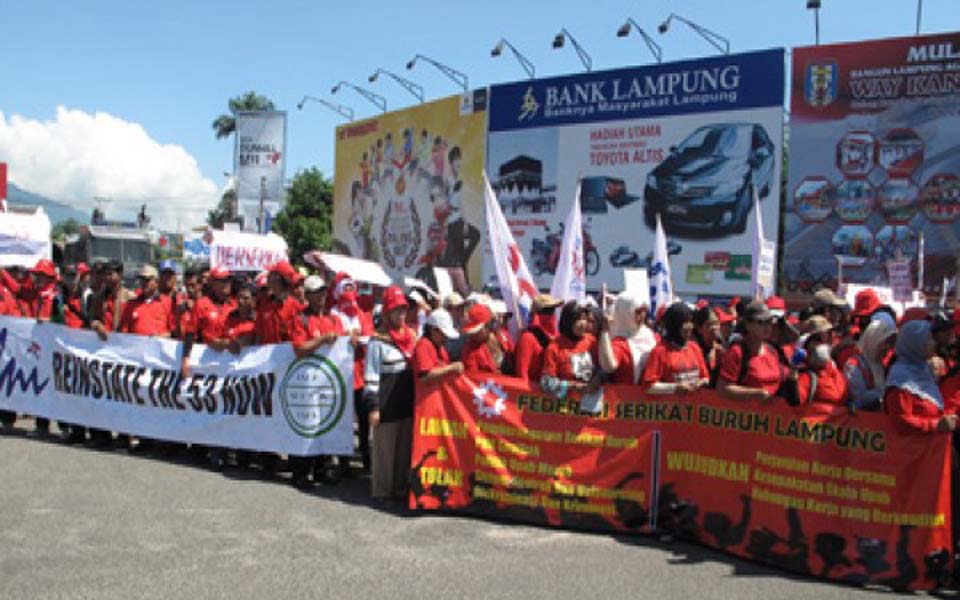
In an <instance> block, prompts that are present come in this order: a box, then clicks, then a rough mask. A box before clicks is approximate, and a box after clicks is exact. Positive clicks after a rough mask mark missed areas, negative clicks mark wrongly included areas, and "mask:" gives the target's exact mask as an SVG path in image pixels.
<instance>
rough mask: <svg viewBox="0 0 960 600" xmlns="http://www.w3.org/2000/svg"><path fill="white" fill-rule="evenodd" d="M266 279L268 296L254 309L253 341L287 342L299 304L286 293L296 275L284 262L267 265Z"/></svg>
mask: <svg viewBox="0 0 960 600" xmlns="http://www.w3.org/2000/svg"><path fill="white" fill-rule="evenodd" d="M269 273H270V275H269V276H268V278H267V286H268V288H269V293H270V295H269V297H268V298H267V299H266V300H265V301H264V302H263V304H262V305H261V306H259V307H258V308H257V323H256V326H255V328H256V333H257V343H258V344H280V343H282V342H289V341H290V339H291V335H292V333H293V323H294V320H295V319H299V318H300V303H299V302H298V301H297V300H296V299H295V298H294V297H293V296H291V295H290V287H291V286H292V285H293V282H294V281H296V279H297V277H299V275H298V274H297V272H296V271H295V270H294V269H293V266H291V265H290V263H288V262H287V261H281V262H278V263H276V264H275V265H273V266H271V267H270V269H269Z"/></svg>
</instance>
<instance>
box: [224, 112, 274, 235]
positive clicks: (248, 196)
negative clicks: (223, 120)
mask: <svg viewBox="0 0 960 600" xmlns="http://www.w3.org/2000/svg"><path fill="white" fill-rule="evenodd" d="M234 138H235V140H236V143H235V145H234V151H233V172H234V174H235V177H236V186H237V214H238V215H239V216H240V217H241V218H242V219H243V229H244V230H245V231H259V230H260V225H259V219H260V207H261V202H262V203H263V219H264V223H265V224H267V223H269V222H270V221H271V220H272V219H273V217H275V216H276V215H277V213H279V212H280V211H281V210H282V209H283V204H284V196H283V193H284V190H283V171H284V161H285V160H286V151H287V149H286V143H287V142H286V139H287V113H286V112H283V111H243V112H238V113H237V131H236V134H235V136H234Z"/></svg>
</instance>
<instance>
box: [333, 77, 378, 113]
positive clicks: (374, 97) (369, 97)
mask: <svg viewBox="0 0 960 600" xmlns="http://www.w3.org/2000/svg"><path fill="white" fill-rule="evenodd" d="M342 86H347V87H348V88H350V89H351V90H353V91H355V92H357V93H358V94H360V95H361V96H363V97H364V98H366V99H367V100H368V101H370V103H371V104H373V105H374V106H376V107H377V108H379V109H380V110H381V111H383V112H387V99H386V98H384V97H383V96H381V95H380V94H375V93H373V92H371V91H370V90H366V89H363V88H362V87H359V86H356V85H353V84H352V83H350V82H349V81H343V80H341V81H340V82H339V83H338V84H337V85H335V86H333V87H332V88H330V93H331V94H336V93H337V92H338V91H340V88H341V87H342Z"/></svg>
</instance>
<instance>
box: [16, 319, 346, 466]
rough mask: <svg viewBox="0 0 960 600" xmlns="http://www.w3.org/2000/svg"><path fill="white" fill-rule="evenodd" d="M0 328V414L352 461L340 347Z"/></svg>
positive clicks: (342, 343) (35, 326)
mask: <svg viewBox="0 0 960 600" xmlns="http://www.w3.org/2000/svg"><path fill="white" fill-rule="evenodd" d="M180 352H181V344H180V343H179V342H177V341H175V340H169V339H158V338H150V337H141V336H134V335H123V334H113V335H111V336H110V339H109V341H107V342H101V341H100V340H99V338H97V336H96V335H95V334H94V333H93V332H91V331H84V330H73V329H68V328H66V327H63V326H61V325H54V324H51V323H43V324H40V323H37V322H36V321H33V320H29V319H19V318H12V317H0V408H2V409H6V410H12V411H16V412H20V413H25V414H29V415H36V416H42V417H47V418H50V419H57V420H60V421H65V422H68V423H77V424H80V425H86V426H88V427H97V428H100V429H106V430H110V431H117V432H121V433H128V434H133V435H140V436H144V437H149V438H155V439H162V440H171V441H177V442H186V443H198V444H205V445H213V446H223V447H227V448H241V449H247V450H262V451H270V452H278V453H284V454H294V455H317V454H352V453H353V390H352V387H351V385H350V384H351V382H352V380H353V379H352V378H353V349H352V347H351V346H350V344H349V340H348V339H347V338H340V339H338V340H337V341H336V342H335V343H334V344H333V345H332V346H328V347H324V348H323V349H322V350H321V351H318V352H317V353H316V354H314V355H312V356H309V357H306V358H301V359H298V358H297V357H296V356H295V355H294V352H293V347H292V346H291V345H290V344H278V345H269V346H258V347H255V348H249V349H247V350H245V351H244V352H242V353H241V354H238V355H234V354H230V353H228V352H215V351H213V350H211V349H209V348H207V347H206V346H200V345H198V346H194V349H193V352H192V353H191V360H190V363H191V373H190V376H189V377H186V378H184V377H182V376H181V374H180V359H179V357H180Z"/></svg>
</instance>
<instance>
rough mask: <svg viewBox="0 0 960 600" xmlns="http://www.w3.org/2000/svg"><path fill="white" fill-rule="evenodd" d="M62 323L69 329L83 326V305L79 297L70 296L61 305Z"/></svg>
mask: <svg viewBox="0 0 960 600" xmlns="http://www.w3.org/2000/svg"><path fill="white" fill-rule="evenodd" d="M63 324H64V325H66V326H67V327H69V328H70V329H82V328H83V307H82V306H81V305H80V298H71V299H70V300H67V301H66V302H65V303H64V305H63Z"/></svg>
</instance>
